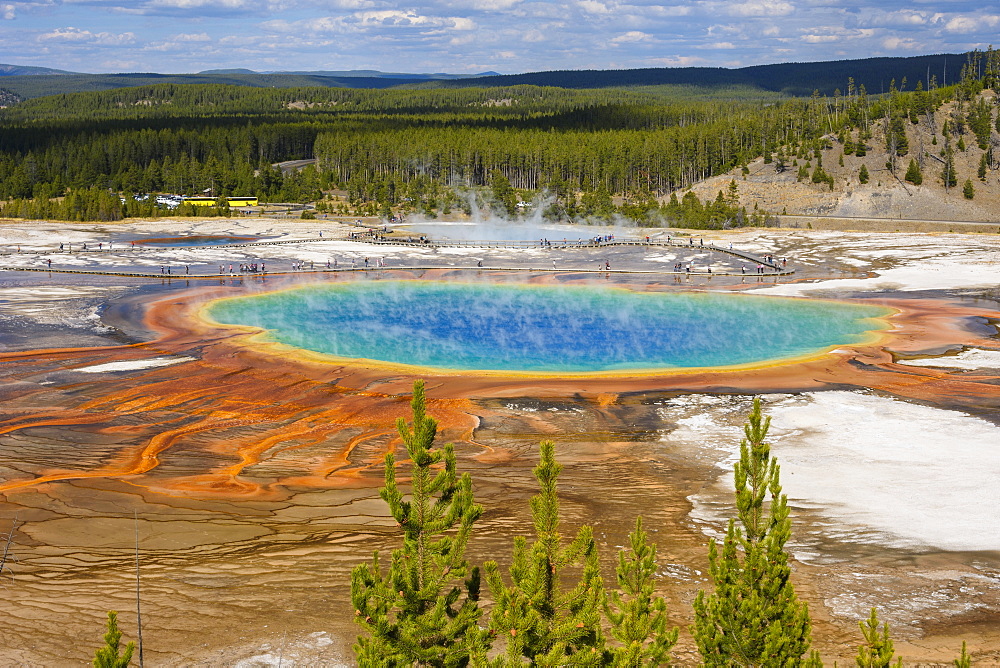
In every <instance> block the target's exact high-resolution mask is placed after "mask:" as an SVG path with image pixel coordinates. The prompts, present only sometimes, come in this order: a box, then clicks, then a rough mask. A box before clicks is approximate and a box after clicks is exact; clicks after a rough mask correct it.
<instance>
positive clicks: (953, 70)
mask: <svg viewBox="0 0 1000 668" xmlns="http://www.w3.org/2000/svg"><path fill="white" fill-rule="evenodd" d="M965 62H966V54H964V53H942V54H936V55H932V56H910V57H903V58H861V59H857V60H832V61H823V62H814V63H777V64H774V65H752V66H750V67H740V68H736V69H728V68H724V67H650V68H644V69H632V70H563V71H552V72H527V73H525V74H508V75H498V76H487V77H473V78H469V79H462V80H459V81H449V82H437V83H435V84H434V85H440V86H448V87H459V86H484V87H489V86H513V85H518V84H529V85H536V86H559V87H561V88H608V87H618V86H656V85H664V84H677V85H698V86H734V85H742V86H751V87H755V88H759V89H761V90H767V91H775V92H781V93H785V94H786V95H795V96H808V95H811V94H812V93H813V91H819V92H820V93H821V94H823V95H831V96H832V95H834V93H835V92H836V91H837V89H840V90H844V86H845V82H846V81H847V79H848V77H850V78H853V79H854V81H855V82H856V84H857V85H859V86H865V87H866V88H867V90H868V91H869V92H870V93H885V92H888V91H889V83H890V81H892V80H895V81H897V82H900V81H902V80H904V79H906V80H908V81H910V82H915V81H917V80H920V79H922V80H924V81H925V82H926V81H928V80H929V79H930V77H931V76H934V77H936V78H937V80H938V81H940V82H942V84H947V83H949V81H957V80H958V77H959V73H960V72H961V70H962V66H963V65H964V64H965Z"/></svg>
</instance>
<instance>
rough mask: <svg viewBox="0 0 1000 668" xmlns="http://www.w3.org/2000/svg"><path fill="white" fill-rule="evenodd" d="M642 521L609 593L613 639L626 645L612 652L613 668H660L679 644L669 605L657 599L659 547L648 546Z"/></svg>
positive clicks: (638, 520)
mask: <svg viewBox="0 0 1000 668" xmlns="http://www.w3.org/2000/svg"><path fill="white" fill-rule="evenodd" d="M647 539H648V535H647V534H646V532H645V531H643V528H642V518H641V517H639V518H636V521H635V531H633V532H632V533H630V534H629V542H630V544H631V550H629V551H627V552H626V551H625V550H622V551H621V552H619V553H618V568H617V569H616V573H617V576H618V587H619V588H620V591H609V592H608V595H607V598H606V599H605V601H604V612H605V614H606V615H607V617H608V621H610V622H611V635H612V636H613V637H614V638H615V639H616V640H618V641H619V642H621V643H622V645H621V646H620V647H614V648H612V649H611V650H610V652H611V655H612V659H611V665H613V666H620V667H622V668H626V667H628V668H632V667H634V666H636V667H637V666H659V665H663V664H666V663H669V661H670V650H671V648H672V647H673V646H674V644H675V643H676V642H677V629H676V628H674V629H671V630H669V631H668V630H667V603H666V601H664V600H663V598H662V597H659V596H654V595H653V585H654V579H653V578H654V576H655V575H656V546H655V545H651V544H649V543H648V542H647Z"/></svg>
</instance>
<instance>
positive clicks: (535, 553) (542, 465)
mask: <svg viewBox="0 0 1000 668" xmlns="http://www.w3.org/2000/svg"><path fill="white" fill-rule="evenodd" d="M561 469H562V466H561V465H560V464H558V463H556V461H555V446H554V445H553V444H552V442H551V441H543V442H542V444H541V461H540V462H539V464H538V466H537V467H535V470H534V473H535V478H536V479H537V480H538V484H539V486H540V487H541V491H540V492H539V493H538V494H537V495H536V496H534V497H533V498H532V499H531V515H532V519H533V520H534V525H535V541H534V543H532V544H531V545H528V542H527V540H526V539H525V538H524V537H523V536H518V537H517V538H515V539H514V555H513V560H512V563H511V566H510V585H509V586H508V585H506V584H505V583H504V582H503V579H502V577H501V575H500V568H499V566H497V563H496V562H495V561H488V562H486V564H485V565H484V570H485V573H486V583H487V584H488V585H489V589H490V593H491V594H492V595H493V598H494V600H495V601H496V604H495V605H494V608H493V611H492V614H491V615H490V624H489V629H488V630H487V631H485V632H482V633H478V634H473V636H472V638H471V643H472V644H473V645H474V646H475V647H476V650H477V653H476V654H477V655H474V658H473V665H476V666H487V665H489V666H498V667H499V666H515V665H516V666H519V665H522V663H523V660H524V659H527V660H528V661H529V662H531V664H532V665H536V666H565V665H577V666H579V665H594V666H600V665H606V664H607V660H608V655H607V653H606V651H605V647H604V638H603V635H602V633H601V616H600V609H601V603H602V601H603V600H604V586H603V583H602V581H601V576H600V567H599V564H598V557H597V546H596V544H595V542H594V536H593V531H592V529H591V528H590V527H589V526H583V527H580V530H579V531H578V532H577V534H576V538H574V539H573V540H572V541H571V542H570V543H569V544H567V545H563V544H562V537H561V535H560V533H559V500H558V497H557V494H556V481H557V479H558V477H559V471H560V470H561ZM567 569H579V570H580V571H581V575H580V579H579V581H578V582H577V583H576V584H575V586H573V587H572V588H569V589H564V586H563V582H562V580H563V578H564V573H565V571H566V570H567ZM486 636H490V637H495V638H497V639H499V638H504V640H505V643H506V649H505V651H504V653H503V654H502V655H500V656H498V657H497V658H496V659H494V660H493V661H489V660H487V659H486V656H485V651H484V650H485V648H486V647H487V646H488V643H487V638H486Z"/></svg>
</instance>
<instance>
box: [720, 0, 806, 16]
mask: <svg viewBox="0 0 1000 668" xmlns="http://www.w3.org/2000/svg"><path fill="white" fill-rule="evenodd" d="M725 6H726V8H727V10H728V12H729V14H730V15H732V16H748V17H752V16H763V17H771V16H788V15H789V14H791V13H792V12H794V11H795V5H793V4H791V3H790V2H786V1H785V0H746V1H745V2H734V3H728V4H726V5H725Z"/></svg>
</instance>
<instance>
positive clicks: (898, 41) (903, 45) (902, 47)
mask: <svg viewBox="0 0 1000 668" xmlns="http://www.w3.org/2000/svg"><path fill="white" fill-rule="evenodd" d="M882 47H883V48H885V49H888V50H889V51H916V50H918V49H920V48H921V44H920V43H919V42H917V41H916V40H913V39H910V38H909V37H895V36H890V37H886V38H885V39H883V40H882Z"/></svg>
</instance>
